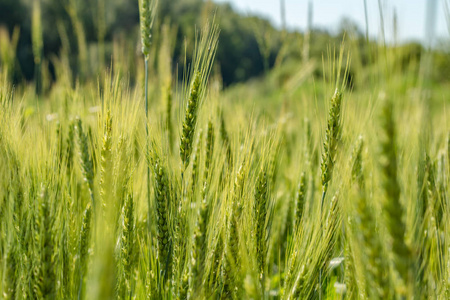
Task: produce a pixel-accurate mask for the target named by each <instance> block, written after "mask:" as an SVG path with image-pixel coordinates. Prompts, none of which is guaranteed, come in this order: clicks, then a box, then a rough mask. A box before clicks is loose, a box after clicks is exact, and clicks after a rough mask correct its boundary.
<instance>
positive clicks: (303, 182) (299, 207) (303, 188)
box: [294, 172, 308, 232]
mask: <svg viewBox="0 0 450 300" xmlns="http://www.w3.org/2000/svg"><path fill="white" fill-rule="evenodd" d="M307 182H308V180H307V178H306V173H305V172H302V174H301V176H300V183H299V184H298V191H297V197H296V198H297V199H296V204H295V220H294V232H297V230H298V228H299V226H300V222H301V220H302V218H303V211H304V207H305V198H306V193H307V189H308V184H307Z"/></svg>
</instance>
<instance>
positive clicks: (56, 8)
mask: <svg viewBox="0 0 450 300" xmlns="http://www.w3.org/2000/svg"><path fill="white" fill-rule="evenodd" d="M33 1H40V5H41V20H42V33H43V53H42V55H43V58H44V59H46V61H47V62H48V64H47V65H46V67H47V69H48V72H49V74H50V75H51V77H53V78H54V77H55V73H57V70H55V68H56V65H57V61H58V60H57V58H56V57H58V56H60V54H61V52H62V51H64V52H65V54H66V56H67V60H68V62H67V64H68V65H70V69H71V70H72V72H73V73H74V74H73V75H74V76H73V78H76V77H75V76H78V75H80V74H83V72H84V73H88V72H87V71H86V70H84V71H83V68H82V66H81V65H80V61H81V60H80V57H81V56H82V55H84V56H88V58H85V59H86V60H89V62H95V63H96V64H94V63H90V64H91V65H96V68H97V72H98V71H99V70H103V68H104V66H105V65H109V64H110V60H111V59H116V57H115V56H120V55H117V49H115V48H117V45H118V44H119V45H121V46H123V47H124V48H125V49H128V52H127V53H128V56H131V58H128V60H129V61H130V62H132V61H133V57H136V56H138V55H140V47H139V27H138V24H139V7H138V1H137V0H135V1H132V0H93V1H92V0H0V27H4V28H6V30H3V31H1V32H0V39H1V40H0V41H5V37H3V38H2V37H1V36H2V35H9V36H10V38H9V40H10V41H11V42H10V43H11V44H13V42H12V41H13V40H14V39H13V37H14V33H16V35H15V36H16V37H17V41H16V42H17V44H16V47H15V52H16V53H15V60H14V62H13V63H15V67H14V68H13V71H11V73H12V74H10V76H11V77H12V78H13V80H14V81H15V82H20V81H23V80H32V79H33V76H34V75H35V72H34V69H35V65H34V64H35V63H34V60H33V51H32V38H31V31H32V29H31V19H32V8H33ZM158 9H159V11H158V14H157V20H158V22H157V24H155V25H154V30H153V32H154V43H155V44H158V43H160V42H161V41H162V40H163V38H162V37H161V35H162V34H161V32H162V28H163V24H169V25H170V26H171V28H174V29H175V30H176V31H174V32H175V33H176V34H174V41H173V45H174V46H173V51H172V54H171V56H172V65H173V66H175V68H176V66H178V68H179V70H178V71H179V72H178V74H182V72H180V70H181V69H182V67H183V62H184V56H185V50H186V49H187V50H188V51H187V52H186V53H191V52H192V51H189V50H192V48H193V41H194V37H195V30H196V29H199V28H201V26H202V24H204V22H206V20H207V19H208V18H209V19H211V18H212V17H213V16H214V15H215V18H216V22H217V23H218V25H219V27H220V31H221V33H220V39H219V48H218V52H217V55H216V66H217V67H218V69H216V71H220V74H221V76H222V79H223V84H224V85H225V86H227V85H230V84H232V83H235V82H240V81H245V80H248V79H249V78H252V77H254V76H258V75H260V74H262V73H263V72H264V71H265V70H267V69H270V68H273V67H274V66H276V65H280V64H282V63H283V62H284V61H286V60H289V61H293V60H294V61H302V59H304V57H302V48H303V47H302V42H303V41H304V35H303V34H302V33H300V32H295V31H288V32H286V31H283V30H280V29H277V28H274V27H273V26H272V25H271V24H270V22H269V21H268V20H265V19H262V18H260V17H256V16H246V15H242V14H239V13H237V12H236V11H235V10H234V9H233V8H232V7H231V6H230V5H229V4H216V3H213V2H211V1H205V0H170V1H164V0H160V1H159V7H158ZM341 27H342V28H341V29H340V30H339V33H338V34H334V35H331V34H330V33H329V32H327V31H323V30H312V32H311V38H310V41H309V42H310V44H311V46H310V47H309V45H308V47H309V48H308V49H309V56H308V57H309V58H316V59H318V60H321V59H322V56H323V54H324V53H325V52H326V50H327V47H328V48H329V45H330V44H335V45H338V44H339V43H340V41H341V40H342V38H343V35H344V32H346V31H352V33H353V35H352V38H353V42H354V43H355V44H356V45H357V47H358V48H359V56H360V62H361V63H362V64H363V65H364V66H366V65H370V63H371V62H373V61H374V59H375V58H373V57H370V51H367V49H369V48H371V47H372V48H373V47H376V43H374V42H368V41H367V40H366V39H365V37H364V34H362V33H361V32H360V31H359V30H358V28H357V27H356V26H354V25H353V24H352V23H351V22H349V21H348V20H344V21H343V22H342V26H341ZM80 28H81V29H82V31H83V35H80ZM77 30H78V32H77ZM4 31H7V32H4ZM6 40H8V39H6ZM83 40H84V41H83ZM114 42H115V43H114ZM2 43H3V44H4V43H5V42H2ZM83 43H85V45H84V46H83V45H82V44H83ZM81 46H83V47H85V48H86V49H85V50H83V47H81ZM2 48H5V46H4V45H3V47H2V45H0V52H2V53H6V50H2ZM400 48H401V49H402V51H401V53H402V54H401V55H400V56H399V61H400V63H404V64H405V65H406V64H407V62H408V61H410V60H411V59H417V60H418V59H420V55H421V54H422V53H423V51H424V50H423V47H422V46H421V45H420V44H418V43H411V44H408V45H402V46H401V47H400ZM155 49H159V48H158V47H155ZM83 52H86V53H83ZM157 55H158V53H155V56H157ZM126 56H127V55H126V54H124V55H123V57H122V58H123V59H125V60H126V59H127V58H126ZM435 56H436V58H435V60H434V61H435V70H434V75H435V77H436V78H437V79H439V80H447V79H448V74H450V62H449V58H448V51H447V52H445V51H436V53H435ZM5 57H8V55H6V54H2V56H0V60H6V59H5ZM157 62H158V59H156V58H155V59H154V64H157ZM2 64H5V62H4V61H3V62H2ZM131 65H133V63H131ZM130 68H131V69H132V67H130ZM155 69H157V68H156V66H155ZM318 69H320V68H318ZM128 71H130V70H128ZM173 71H174V70H173ZM319 73H320V70H317V72H316V75H317V76H320V74H319ZM94 74H96V73H95V71H92V70H91V75H94ZM97 74H98V73H97ZM84 75H85V76H87V75H88V74H84Z"/></svg>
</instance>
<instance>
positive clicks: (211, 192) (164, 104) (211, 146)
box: [0, 0, 450, 300]
mask: <svg viewBox="0 0 450 300" xmlns="http://www.w3.org/2000/svg"><path fill="white" fill-rule="evenodd" d="M136 5H138V3H137V1H136ZM155 5H156V2H154V1H147V0H142V1H140V3H139V6H140V18H141V28H140V34H141V42H140V45H139V46H136V49H135V52H138V53H139V54H138V55H136V56H135V59H136V61H137V65H138V68H136V70H133V69H130V68H128V65H127V63H126V62H123V61H120V60H119V57H120V56H121V55H125V54H123V53H125V52H126V50H123V51H122V50H121V48H120V44H117V45H116V46H117V49H116V50H117V52H114V56H113V61H112V63H111V66H110V67H109V68H106V67H105V68H104V69H103V70H101V71H100V72H99V73H98V74H97V75H95V76H92V77H88V76H86V77H85V78H84V79H83V78H82V77H78V78H71V75H70V74H72V73H71V72H70V70H69V68H70V66H69V64H68V63H67V62H66V61H67V53H66V54H65V53H61V55H60V57H58V58H55V62H56V63H55V73H56V80H55V82H53V84H52V85H51V88H49V87H48V86H49V85H48V84H47V85H46V82H47V81H48V78H47V77H48V76H47V77H46V74H45V72H42V73H41V74H42V75H40V76H39V77H37V78H38V79H40V80H41V83H40V84H37V83H29V84H22V85H14V84H13V83H12V82H11V80H10V76H9V74H8V65H7V64H6V62H4V61H2V65H1V66H2V68H1V69H0V70H1V71H2V73H1V79H0V106H1V108H0V258H1V259H0V262H1V266H0V291H1V298H2V299H116V298H117V299H320V300H321V299H449V298H450V231H449V226H450V206H449V204H450V198H449V197H450V195H449V193H450V124H448V122H447V120H449V117H450V113H449V111H448V110H447V107H446V104H447V103H448V101H449V97H450V86H449V85H448V84H441V85H436V84H435V85H433V84H430V83H428V82H427V77H426V74H424V71H423V69H422V67H421V65H420V64H419V62H417V61H414V60H410V61H408V62H407V63H406V66H405V63H404V62H403V61H402V57H403V56H402V53H401V50H399V49H398V48H395V47H389V46H386V45H379V47H377V48H376V49H372V51H373V52H372V55H373V56H376V57H377V61H376V63H374V66H375V67H373V68H371V69H366V68H363V67H362V66H361V63H360V61H361V56H360V53H359V51H358V45H356V44H355V43H352V38H351V37H348V38H346V39H345V40H344V41H342V43H341V44H339V45H334V47H330V48H329V49H324V56H323V59H322V61H317V60H313V59H312V60H310V61H309V62H306V63H304V64H303V65H301V66H299V70H300V72H299V73H298V74H297V76H296V77H293V79H292V80H290V81H288V82H287V83H286V84H285V85H283V87H281V88H280V87H279V85H278V83H277V82H278V81H277V80H278V77H277V74H276V71H274V72H273V73H272V75H268V76H267V77H266V78H264V79H263V80H262V81H252V82H248V83H242V84H239V85H236V86H234V87H233V88H227V89H224V88H222V82H221V78H220V76H219V75H218V72H217V70H215V68H214V58H215V54H216V51H217V49H218V48H220V42H219V40H220V28H219V27H218V26H217V25H216V24H215V21H214V17H211V18H210V19H209V21H207V22H205V25H204V26H203V28H201V29H198V30H197V35H196V39H195V40H194V41H190V43H191V44H192V45H193V47H192V53H191V54H190V56H189V57H191V60H190V61H187V62H185V64H184V67H183V70H184V71H183V72H184V73H183V74H182V75H179V76H178V74H174V73H173V72H172V70H173V66H172V62H171V60H170V58H169V57H168V55H170V54H169V53H171V52H172V51H173V47H174V45H173V43H172V40H171V36H173V33H172V31H171V28H169V27H167V26H166V27H164V26H163V27H161V28H162V29H161V32H162V38H161V42H160V43H158V44H153V43H152V40H151V38H152V35H151V33H152V26H153V25H154V22H157V21H158V20H157V16H156V17H155V13H154V10H155ZM33 12H34V13H33V23H34V26H33V36H32V38H33V46H34V47H33V53H34V56H35V62H36V64H37V65H39V66H40V65H42V61H41V60H39V58H40V57H41V55H42V47H43V46H42V31H41V29H40V25H39V24H40V23H39V13H40V11H39V7H35V8H34V9H33ZM71 17H73V18H74V20H76V18H77V16H76V15H74V16H71ZM155 18H156V19H155ZM74 23H75V24H77V22H74ZM78 37H79V39H80V41H81V40H82V39H83V34H82V33H79V34H78ZM9 43H10V44H11V47H13V44H14V43H13V42H11V41H9ZM80 44H81V46H82V43H80ZM4 45H6V42H5V44H4ZM136 45H138V44H137V43H136ZM81 46H80V47H81ZM155 47H159V48H160V49H159V53H160V55H159V56H158V57H154V56H152V53H153V50H154V48H155ZM189 49H191V48H188V50H186V51H189ZM79 54H80V55H81V56H83V55H86V53H84V54H83V52H82V51H80V53H79ZM79 59H80V61H82V60H83V59H87V58H83V57H80V58H79ZM116 59H117V60H116ZM156 59H157V60H158V61H159V63H158V68H154V67H153V66H154V64H153V63H152V62H154V60H156ZM86 66H88V65H86ZM313 69H320V70H321V71H322V72H323V76H322V77H323V78H322V79H321V80H315V79H314V78H313ZM355 69H356V71H357V72H355V71H354V70H355ZM352 71H353V72H355V73H356V74H358V76H354V77H352V78H351V81H350V80H349V78H350V75H349V74H351V72H352ZM86 72H87V71H86ZM85 74H87V73H85ZM130 74H133V75H130ZM79 76H82V73H80V74H79ZM177 76H178V77H179V78H181V77H182V79H181V80H177ZM131 77H133V78H136V82H134V83H133V82H132V80H131V79H130V78H131ZM46 78H47V79H46ZM72 82H75V83H74V84H72ZM46 86H47V89H46V91H45V92H42V90H45V87H46Z"/></svg>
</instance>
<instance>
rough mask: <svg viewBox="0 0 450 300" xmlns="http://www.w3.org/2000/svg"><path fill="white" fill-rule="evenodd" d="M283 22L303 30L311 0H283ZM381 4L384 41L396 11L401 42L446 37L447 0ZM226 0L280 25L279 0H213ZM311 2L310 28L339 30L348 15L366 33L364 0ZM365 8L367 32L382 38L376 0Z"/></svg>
mask: <svg viewBox="0 0 450 300" xmlns="http://www.w3.org/2000/svg"><path fill="white" fill-rule="evenodd" d="M284 1H285V7H286V23H287V27H288V28H291V29H300V30H304V29H305V28H306V25H307V11H308V2H309V1H310V0H284ZM380 1H381V4H382V7H383V19H384V24H385V26H384V28H385V29H384V31H385V36H386V40H387V41H392V40H393V36H394V35H393V32H394V30H393V27H394V26H393V23H394V22H393V19H394V17H393V16H394V11H396V13H397V24H398V26H397V27H398V31H397V34H398V38H399V40H400V41H403V42H405V41H411V40H415V41H422V42H424V43H427V42H429V41H428V40H427V39H429V37H430V36H431V37H432V38H433V42H435V41H436V39H449V38H450V33H449V30H448V27H447V22H446V19H445V13H444V1H447V3H449V4H450V0H380ZM428 1H430V2H432V1H436V15H435V17H432V18H430V19H432V20H434V22H435V26H434V27H435V34H434V37H433V35H430V34H425V32H427V30H426V29H425V27H426V26H425V23H426V22H425V20H426V12H427V2H428ZM215 2H229V3H231V4H232V5H233V7H235V8H236V9H238V10H239V11H240V12H243V13H249V14H252V15H253V14H258V15H261V16H264V17H266V18H268V19H269V20H270V21H271V22H272V23H273V24H274V25H276V26H281V14H280V0H215ZM311 2H312V5H313V27H315V28H322V29H328V30H331V31H333V30H338V28H339V24H340V20H341V19H342V18H344V17H345V18H349V19H350V20H352V21H354V22H355V23H356V24H358V26H359V28H360V29H361V30H362V32H365V28H366V26H365V23H366V21H365V16H364V15H365V14H364V0H311ZM366 2H367V10H368V23H369V35H370V36H371V37H374V38H379V37H381V22H380V11H379V8H378V7H379V6H378V0H366Z"/></svg>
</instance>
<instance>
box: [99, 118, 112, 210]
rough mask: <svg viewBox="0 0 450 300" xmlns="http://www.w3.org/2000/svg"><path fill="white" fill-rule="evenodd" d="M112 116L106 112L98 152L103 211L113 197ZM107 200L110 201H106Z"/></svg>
mask: <svg viewBox="0 0 450 300" xmlns="http://www.w3.org/2000/svg"><path fill="white" fill-rule="evenodd" d="M111 144H112V118H111V112H110V111H109V110H108V111H107V113H106V120H105V129H104V135H103V146H102V150H101V154H100V196H101V199H102V207H103V211H105V210H106V207H107V205H108V204H109V205H110V207H112V205H111V204H112V203H111V201H112V199H113V183H112V174H113V162H112V150H111ZM108 201H109V202H110V203H108Z"/></svg>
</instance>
